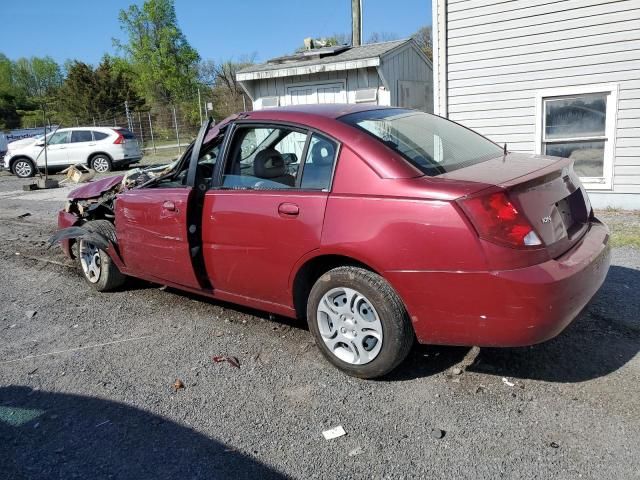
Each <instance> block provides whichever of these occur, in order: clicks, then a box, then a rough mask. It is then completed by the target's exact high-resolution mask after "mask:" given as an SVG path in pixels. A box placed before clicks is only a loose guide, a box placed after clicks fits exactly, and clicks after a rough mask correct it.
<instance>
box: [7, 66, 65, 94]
mask: <svg viewBox="0 0 640 480" xmlns="http://www.w3.org/2000/svg"><path fill="white" fill-rule="evenodd" d="M13 83H14V86H15V88H16V89H17V90H18V92H19V93H21V94H24V96H25V97H26V98H28V99H31V100H34V101H36V102H42V101H46V99H48V98H50V97H52V96H53V95H55V93H56V90H57V89H58V87H60V85H61V84H62V69H61V68H60V65H58V63H57V62H56V61H55V60H54V59H53V58H51V57H42V58H40V57H31V58H19V59H18V60H16V62H15V63H14V64H13Z"/></svg>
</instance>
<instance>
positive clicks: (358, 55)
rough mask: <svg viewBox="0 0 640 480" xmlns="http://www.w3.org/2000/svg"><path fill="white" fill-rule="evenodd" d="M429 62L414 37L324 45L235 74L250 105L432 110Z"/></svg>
mask: <svg viewBox="0 0 640 480" xmlns="http://www.w3.org/2000/svg"><path fill="white" fill-rule="evenodd" d="M432 70H433V69H432V66H431V62H430V61H429V59H427V57H426V56H425V55H424V54H423V53H422V51H421V50H420V48H419V47H418V45H417V44H416V42H415V41H414V40H412V39H409V40H396V41H391V42H382V43H372V44H368V45H362V46H358V47H348V46H339V47H328V48H319V49H313V50H309V51H305V52H302V53H299V54H296V55H291V56H288V57H281V58H275V59H272V60H269V61H268V62H266V63H263V64H260V65H252V66H251V67H248V68H246V69H244V70H241V71H240V72H238V74H237V77H236V78H237V80H238V81H239V82H240V83H241V85H242V87H243V88H244V89H245V91H246V92H247V94H248V95H249V97H250V98H251V100H252V102H253V108H254V109H255V110H260V109H262V108H268V107H276V106H285V105H299V104H309V103H371V104H375V105H389V106H402V107H409V108H416V109H419V110H423V111H428V112H431V111H432V106H433V71H432Z"/></svg>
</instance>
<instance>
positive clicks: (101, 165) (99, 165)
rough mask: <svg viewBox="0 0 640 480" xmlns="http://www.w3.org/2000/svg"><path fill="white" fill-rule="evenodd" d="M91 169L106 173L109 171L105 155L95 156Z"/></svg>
mask: <svg viewBox="0 0 640 480" xmlns="http://www.w3.org/2000/svg"><path fill="white" fill-rule="evenodd" d="M92 165H93V169H94V170H95V171H96V172H98V173H106V172H108V171H109V160H107V159H106V158H105V157H96V158H94V159H93V162H92Z"/></svg>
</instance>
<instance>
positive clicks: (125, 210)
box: [115, 124, 213, 289]
mask: <svg viewBox="0 0 640 480" xmlns="http://www.w3.org/2000/svg"><path fill="white" fill-rule="evenodd" d="M207 128H208V124H206V125H203V127H202V129H201V131H200V133H199V134H198V138H197V140H196V142H194V146H192V147H191V148H189V149H188V150H187V151H186V152H185V154H184V155H183V157H182V158H181V160H180V162H179V163H178V165H177V166H176V167H175V169H174V170H172V171H171V173H170V174H167V175H164V176H161V177H159V179H158V180H157V181H152V182H151V183H150V184H142V185H141V186H139V187H138V188H132V189H130V190H126V191H124V192H123V193H121V194H119V195H118V196H117V199H116V208H115V210H116V213H115V225H116V235H117V238H118V247H119V249H120V254H121V257H122V259H123V262H124V264H125V266H126V269H127V273H129V274H131V275H133V276H137V277H141V278H146V279H148V280H152V281H158V282H164V281H166V282H167V283H170V284H176V285H179V286H184V287H188V288H194V289H201V288H203V284H202V282H201V281H200V278H199V277H198V275H197V274H196V272H195V270H194V266H193V260H192V259H193V257H194V256H195V252H194V250H193V249H192V247H193V245H192V243H191V241H190V239H191V237H192V236H193V234H195V233H196V225H195V224H194V222H193V221H191V215H192V211H191V210H190V209H191V208H192V207H193V201H192V200H193V196H194V195H195V192H194V181H193V178H192V177H195V175H194V176H192V175H189V169H190V168H191V167H192V166H193V168H194V169H195V168H196V166H197V163H198V158H199V152H200V144H201V143H202V139H203V137H204V135H205V133H206V132H207ZM195 146H197V148H196V147H195ZM207 161H210V160H207ZM209 170H210V171H211V172H212V171H213V167H210V168H209ZM211 176H212V173H211V174H210V175H209V177H211ZM209 182H210V180H208V181H207V183H209Z"/></svg>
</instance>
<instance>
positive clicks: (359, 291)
mask: <svg viewBox="0 0 640 480" xmlns="http://www.w3.org/2000/svg"><path fill="white" fill-rule="evenodd" d="M307 320H308V322H309V330H310V331H311V332H312V333H313V335H314V336H315V337H316V340H317V344H318V346H319V348H320V351H321V352H322V354H323V355H324V356H325V357H326V358H327V360H329V361H330V362H331V363H332V364H333V365H335V366H336V367H338V368H339V369H340V370H342V371H344V372H346V373H347V374H349V375H352V376H355V377H360V378H375V377H380V376H382V375H385V374H386V373H389V372H390V371H391V370H393V369H394V368H395V367H397V366H398V365H399V364H400V363H401V362H402V361H403V360H404V359H405V358H406V357H407V355H408V354H409V351H410V350H411V346H412V345H413V341H414V334H413V328H412V326H411V321H410V320H409V316H408V314H407V312H406V310H405V308H404V305H403V303H402V301H401V300H400V298H399V297H398V295H397V294H396V292H395V291H394V290H393V288H392V287H391V285H389V283H388V282H387V281H386V280H385V279H384V278H382V277H381V276H380V275H377V274H375V273H373V272H370V271H369V270H365V269H363V268H358V267H339V268H335V269H333V270H330V271H329V272H327V273H325V274H324V275H322V277H320V278H319V279H318V281H317V282H316V283H315V285H314V286H313V288H312V289H311V293H310V294H309V299H308V302H307Z"/></svg>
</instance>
